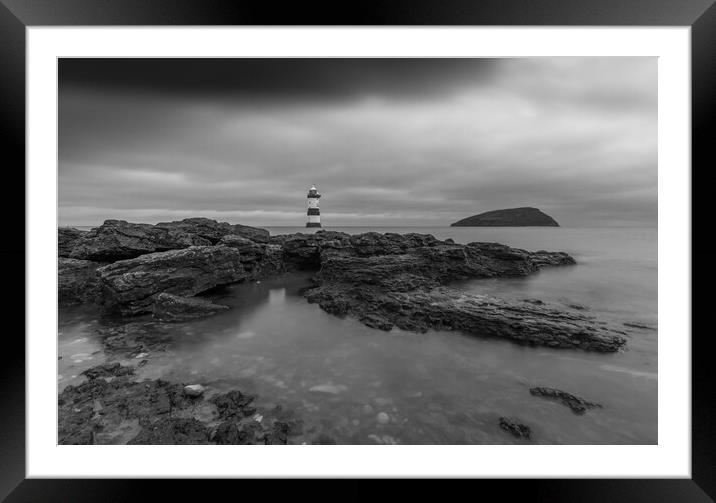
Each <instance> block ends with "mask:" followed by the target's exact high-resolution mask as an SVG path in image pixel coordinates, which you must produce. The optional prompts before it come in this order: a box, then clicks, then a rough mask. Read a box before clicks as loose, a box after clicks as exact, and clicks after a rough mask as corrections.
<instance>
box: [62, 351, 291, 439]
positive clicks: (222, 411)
mask: <svg viewBox="0 0 716 503" xmlns="http://www.w3.org/2000/svg"><path fill="white" fill-rule="evenodd" d="M84 374H85V375H87V377H88V378H89V379H88V380H87V381H85V382H83V383H81V384H79V385H70V386H67V387H66V388H65V389H64V390H63V391H62V393H60V395H59V397H58V402H57V403H58V437H59V443H60V444H62V445H66V444H210V443H213V444H286V443H288V438H289V436H290V435H296V434H300V433H301V423H302V422H301V420H300V419H290V418H292V417H293V415H292V412H290V411H284V410H282V408H281V406H276V407H273V408H271V409H267V410H262V411H261V413H260V414H257V409H256V408H255V407H254V406H253V405H252V402H253V401H254V398H255V397H254V396H253V395H247V394H244V393H241V392H240V391H238V390H232V391H229V392H228V393H224V394H221V395H217V396H215V397H213V398H212V399H211V400H206V398H205V397H204V395H203V394H199V395H198V396H197V395H194V396H190V395H192V394H191V393H188V394H187V393H186V391H185V390H186V388H193V387H194V386H195V385H192V386H188V387H184V386H182V385H181V384H176V383H170V382H167V381H164V380H161V379H157V380H145V381H136V380H135V379H136V376H135V375H134V370H133V368H132V367H126V366H121V365H120V364H119V363H106V364H103V365H100V366H97V367H93V368H91V369H89V370H87V371H85V372H84ZM213 407H216V410H217V412H218V418H217V417H216V415H214V416H213V417H212V416H211V415H208V416H207V415H204V414H197V412H198V411H199V410H205V411H206V410H209V411H211V410H212V409H213ZM217 419H218V420H219V421H221V422H220V423H219V425H218V427H216V426H215V425H216V422H217Z"/></svg>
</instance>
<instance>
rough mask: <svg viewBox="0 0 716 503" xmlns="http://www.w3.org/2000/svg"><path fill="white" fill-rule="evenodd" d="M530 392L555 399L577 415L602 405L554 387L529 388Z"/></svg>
mask: <svg viewBox="0 0 716 503" xmlns="http://www.w3.org/2000/svg"><path fill="white" fill-rule="evenodd" d="M530 394H532V395H534V396H541V397H543V398H547V399H550V400H556V401H558V402H560V403H561V404H563V405H566V406H567V407H569V408H570V409H572V412H574V413H575V414H578V415H582V414H584V413H585V412H587V410H588V409H594V408H601V407H602V404H600V403H597V402H590V401H588V400H585V399H584V398H582V397H579V396H576V395H572V394H570V393H567V392H566V391H562V390H559V389H556V388H545V387H536V388H530Z"/></svg>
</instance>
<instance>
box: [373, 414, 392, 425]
mask: <svg viewBox="0 0 716 503" xmlns="http://www.w3.org/2000/svg"><path fill="white" fill-rule="evenodd" d="M375 419H376V420H377V421H378V422H379V423H380V424H388V423H389V422H390V416H389V415H388V414H386V413H385V412H378V415H377V416H375Z"/></svg>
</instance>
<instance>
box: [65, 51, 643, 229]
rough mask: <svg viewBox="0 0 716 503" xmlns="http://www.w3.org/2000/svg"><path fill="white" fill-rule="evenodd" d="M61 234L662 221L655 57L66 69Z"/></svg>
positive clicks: (178, 62)
mask: <svg viewBox="0 0 716 503" xmlns="http://www.w3.org/2000/svg"><path fill="white" fill-rule="evenodd" d="M58 154H59V155H58V158H59V164H58V180H59V186H58V195H59V224H60V225H97V224H100V223H101V222H102V221H104V220H105V219H108V218H116V219H123V220H128V221H131V222H148V223H156V222H160V221H168V220H177V219H181V218H187V217H194V216H203V217H209V218H214V219H217V220H220V221H228V222H231V223H241V224H245V225H256V226H303V225H305V222H306V207H307V200H306V193H307V190H308V188H309V187H310V186H311V185H312V184H315V185H316V187H318V189H319V191H320V193H321V194H322V198H321V200H320V206H321V220H322V222H323V225H324V227H331V226H353V225H358V226H364V225H369V226H443V225H449V224H450V223H452V222H455V221H457V220H459V219H462V218H464V217H467V216H470V215H475V214H478V213H481V212H484V211H490V210H497V209H503V208H514V207H520V206H533V207H537V208H539V209H541V210H542V211H544V212H545V213H547V214H548V215H550V216H552V217H553V218H555V219H556V220H557V221H558V222H559V223H560V224H561V225H563V226H569V227H578V226H642V225H656V220H657V60H656V58H651V57H644V58H632V57H613V58H596V57H582V58H566V57H559V58H520V59H473V58H465V59H427V58H415V59H180V58H178V59H61V60H60V63H59V153H58Z"/></svg>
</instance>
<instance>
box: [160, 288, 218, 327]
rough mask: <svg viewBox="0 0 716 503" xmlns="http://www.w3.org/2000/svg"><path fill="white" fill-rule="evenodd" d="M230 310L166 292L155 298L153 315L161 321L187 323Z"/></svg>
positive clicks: (203, 300)
mask: <svg viewBox="0 0 716 503" xmlns="http://www.w3.org/2000/svg"><path fill="white" fill-rule="evenodd" d="M228 310H229V307H228V306H223V305H220V304H214V303H213V302H210V301H208V300H205V299H199V298H196V297H180V296H178V295H172V294H170V293H166V292H162V293H160V294H157V295H156V296H155V297H154V306H153V313H154V317H155V318H157V319H158V320H160V321H187V320H191V319H195V318H203V317H206V316H211V315H212V314H216V313H220V312H222V311H228Z"/></svg>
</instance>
